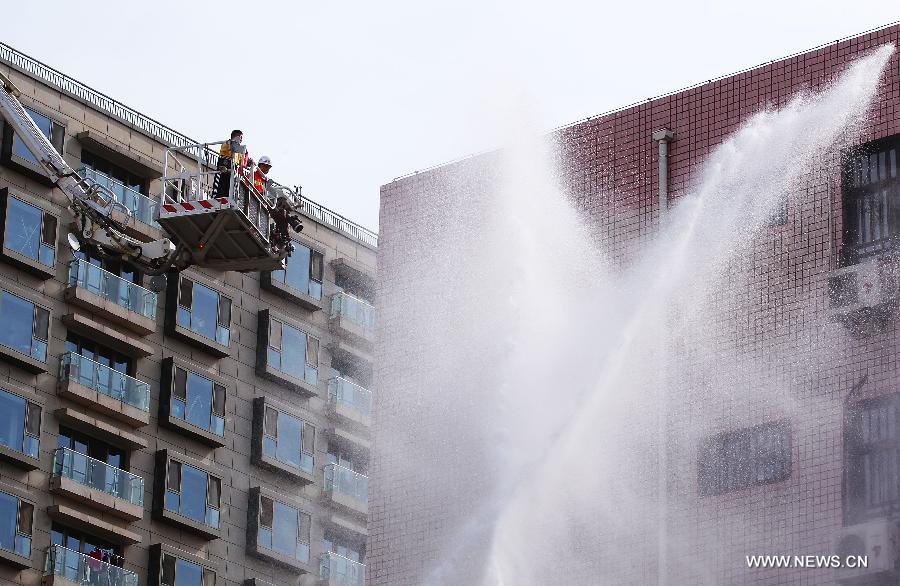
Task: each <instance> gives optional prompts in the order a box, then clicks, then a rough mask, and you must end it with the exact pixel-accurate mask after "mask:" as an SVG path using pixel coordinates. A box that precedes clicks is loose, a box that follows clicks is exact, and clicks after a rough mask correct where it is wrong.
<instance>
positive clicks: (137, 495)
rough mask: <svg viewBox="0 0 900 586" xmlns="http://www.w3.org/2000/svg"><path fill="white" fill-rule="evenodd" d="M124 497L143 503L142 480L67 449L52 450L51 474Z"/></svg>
mask: <svg viewBox="0 0 900 586" xmlns="http://www.w3.org/2000/svg"><path fill="white" fill-rule="evenodd" d="M52 476H62V477H64V478H69V479H71V480H74V481H75V482H77V483H78V484H82V485H84V486H87V487H90V488H94V489H97V490H100V491H103V492H105V493H106V494H110V495H112V496H114V497H117V498H120V499H124V500H126V501H128V502H130V503H131V504H133V505H141V506H143V504H144V479H143V478H141V477H140V476H136V475H134V474H132V473H130V472H126V471H124V470H120V469H119V468H116V467H115V466H110V465H109V464H107V463H106V462H101V461H100V460H96V459H94V458H91V457H90V456H86V455H84V454H82V453H81V452H76V451H75V450H72V449H70V448H57V449H56V451H55V452H53V474H52Z"/></svg>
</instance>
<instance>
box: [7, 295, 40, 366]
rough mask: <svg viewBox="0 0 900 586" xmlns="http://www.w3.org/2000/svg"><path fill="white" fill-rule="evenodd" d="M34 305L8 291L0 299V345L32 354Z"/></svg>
mask: <svg viewBox="0 0 900 586" xmlns="http://www.w3.org/2000/svg"><path fill="white" fill-rule="evenodd" d="M33 322H34V304H33V303H31V302H30V301H25V300H24V299H22V298H20V297H16V296H15V295H13V294H12V293H9V292H7V291H4V292H3V295H2V297H0V324H3V327H2V328H0V343H2V344H3V345H4V346H8V347H10V348H12V349H13V350H18V351H19V352H22V353H23V354H29V355H30V354H31V328H32V326H33Z"/></svg>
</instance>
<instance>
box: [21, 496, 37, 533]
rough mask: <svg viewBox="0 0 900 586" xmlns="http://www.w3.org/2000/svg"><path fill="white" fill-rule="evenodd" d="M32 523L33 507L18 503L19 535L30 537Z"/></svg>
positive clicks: (29, 504) (22, 502) (28, 504)
mask: <svg viewBox="0 0 900 586" xmlns="http://www.w3.org/2000/svg"><path fill="white" fill-rule="evenodd" d="M33 522H34V505H32V504H31V503H26V502H25V501H19V533H21V534H22V535H31V528H32V524H33Z"/></svg>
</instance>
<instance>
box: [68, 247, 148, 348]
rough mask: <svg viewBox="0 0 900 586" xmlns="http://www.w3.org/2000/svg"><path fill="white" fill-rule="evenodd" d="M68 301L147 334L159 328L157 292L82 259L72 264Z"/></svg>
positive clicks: (134, 330) (138, 332)
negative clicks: (157, 325) (157, 324)
mask: <svg viewBox="0 0 900 586" xmlns="http://www.w3.org/2000/svg"><path fill="white" fill-rule="evenodd" d="M65 296H66V300H68V301H69V302H71V303H72V304H73V305H77V306H79V307H82V308H84V309H87V310H88V311H91V312H94V313H97V314H99V315H102V316H103V317H105V318H106V319H108V320H110V321H112V322H115V323H116V324H118V325H120V326H123V327H125V328H128V329H130V330H131V331H133V332H135V333H137V334H140V335H143V336H146V335H148V334H151V333H153V332H154V331H155V330H156V304H157V300H156V293H154V292H153V291H150V290H149V289H145V288H143V287H141V286H140V285H137V284H135V283H132V282H130V281H127V280H125V279H123V278H122V277H119V276H118V275H114V274H113V273H111V272H109V271H106V270H103V269H102V268H100V267H98V266H97V265H94V264H91V263H89V262H87V261H84V260H81V259H75V260H73V261H72V262H71V263H70V264H69V283H68V287H67V288H66V292H65Z"/></svg>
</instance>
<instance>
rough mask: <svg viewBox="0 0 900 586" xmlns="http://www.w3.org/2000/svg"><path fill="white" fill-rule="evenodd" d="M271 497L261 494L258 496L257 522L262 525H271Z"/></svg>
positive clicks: (272, 513) (272, 514)
mask: <svg viewBox="0 0 900 586" xmlns="http://www.w3.org/2000/svg"><path fill="white" fill-rule="evenodd" d="M272 507H273V505H272V499H270V498H268V497H265V496H261V497H259V524H260V525H262V526H263V527H271V526H272V517H273V516H274V512H273V508H272Z"/></svg>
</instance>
